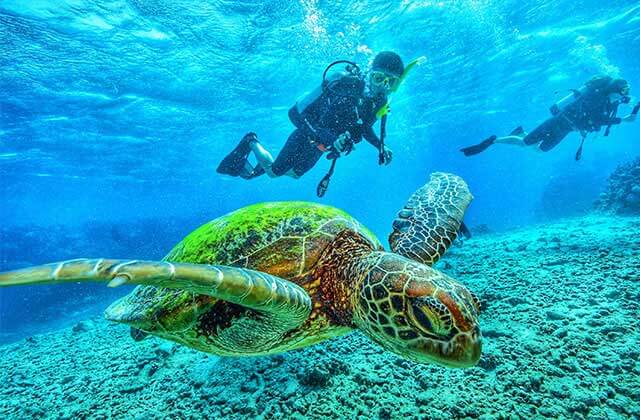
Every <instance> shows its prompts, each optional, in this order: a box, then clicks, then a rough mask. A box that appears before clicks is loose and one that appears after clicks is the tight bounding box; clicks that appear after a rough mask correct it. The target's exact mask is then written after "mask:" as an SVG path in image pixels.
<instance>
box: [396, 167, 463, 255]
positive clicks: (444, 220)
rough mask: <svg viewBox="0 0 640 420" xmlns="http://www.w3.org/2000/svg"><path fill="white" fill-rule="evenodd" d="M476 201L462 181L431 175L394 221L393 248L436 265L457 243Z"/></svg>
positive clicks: (452, 176)
mask: <svg viewBox="0 0 640 420" xmlns="http://www.w3.org/2000/svg"><path fill="white" fill-rule="evenodd" d="M472 199H473V196H472V195H471V192H469V187H467V184H466V182H464V180H463V179H462V178H460V177H459V176H456V175H452V174H447V173H443V172H436V173H434V174H432V175H431V179H430V180H429V182H428V183H427V184H426V185H425V186H423V187H422V188H420V189H419V190H417V191H416V192H415V193H413V195H412V196H411V197H410V198H409V201H407V204H405V206H404V208H403V209H402V210H400V212H399V213H398V217H397V218H396V219H395V220H394V221H393V232H391V235H389V244H390V245H391V249H392V250H393V252H395V253H398V254H400V255H403V256H405V257H408V258H411V259H413V260H416V261H419V262H421V263H424V264H428V265H433V264H434V263H435V262H436V261H438V260H439V259H440V257H442V255H443V254H444V253H445V251H446V250H447V248H449V245H451V243H452V242H453V241H454V240H455V239H456V236H457V235H458V231H459V230H460V224H461V223H462V218H463V216H464V213H465V211H466V210H467V207H468V206H469V203H470V202H471V200H472Z"/></svg>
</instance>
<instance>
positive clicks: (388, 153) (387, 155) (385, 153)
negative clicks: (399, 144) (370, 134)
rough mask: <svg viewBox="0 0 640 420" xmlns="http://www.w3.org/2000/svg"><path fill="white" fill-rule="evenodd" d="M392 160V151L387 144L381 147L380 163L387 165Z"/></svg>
mask: <svg viewBox="0 0 640 420" xmlns="http://www.w3.org/2000/svg"><path fill="white" fill-rule="evenodd" d="M392 160H393V151H392V150H391V149H389V148H388V147H387V146H384V148H383V149H382V164H384V165H388V164H390V163H391V161H392Z"/></svg>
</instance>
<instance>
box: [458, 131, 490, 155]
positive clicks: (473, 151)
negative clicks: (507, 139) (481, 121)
mask: <svg viewBox="0 0 640 420" xmlns="http://www.w3.org/2000/svg"><path fill="white" fill-rule="evenodd" d="M496 139H497V137H496V136H495V135H493V136H491V137H489V138H488V139H486V140H484V141H483V142H482V143H478V144H475V145H473V146H469V147H465V148H462V149H460V151H461V152H462V153H464V155H465V156H473V155H477V154H478V153H481V152H484V151H485V150H487V148H488V147H489V146H491V145H492V144H493V142H495V141H496Z"/></svg>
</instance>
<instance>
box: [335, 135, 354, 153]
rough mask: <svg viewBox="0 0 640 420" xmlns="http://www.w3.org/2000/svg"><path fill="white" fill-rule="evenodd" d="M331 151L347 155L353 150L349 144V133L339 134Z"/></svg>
mask: <svg viewBox="0 0 640 420" xmlns="http://www.w3.org/2000/svg"><path fill="white" fill-rule="evenodd" d="M333 149H334V150H335V151H336V152H338V153H340V154H342V153H344V152H347V153H349V152H350V151H351V150H352V149H353V144H352V143H351V133H349V132H348V131H345V132H344V133H342V134H340V135H339V136H338V138H337V139H336V141H334V142H333Z"/></svg>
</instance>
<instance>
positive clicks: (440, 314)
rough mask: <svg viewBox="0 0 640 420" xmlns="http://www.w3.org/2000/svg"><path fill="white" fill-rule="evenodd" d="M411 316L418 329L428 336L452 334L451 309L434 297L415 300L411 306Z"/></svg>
mask: <svg viewBox="0 0 640 420" xmlns="http://www.w3.org/2000/svg"><path fill="white" fill-rule="evenodd" d="M409 316H410V317H411V319H412V320H413V323H414V324H415V325H416V326H417V327H418V328H420V329H421V330H422V331H424V332H426V333H428V334H436V335H440V336H448V335H449V333H450V332H451V325H452V321H451V313H450V312H449V309H447V307H446V306H445V305H444V304H443V303H442V302H440V301H438V300H437V299H436V298H434V297H432V296H423V297H420V298H417V299H413V301H412V302H411V305H410V306H409Z"/></svg>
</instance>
